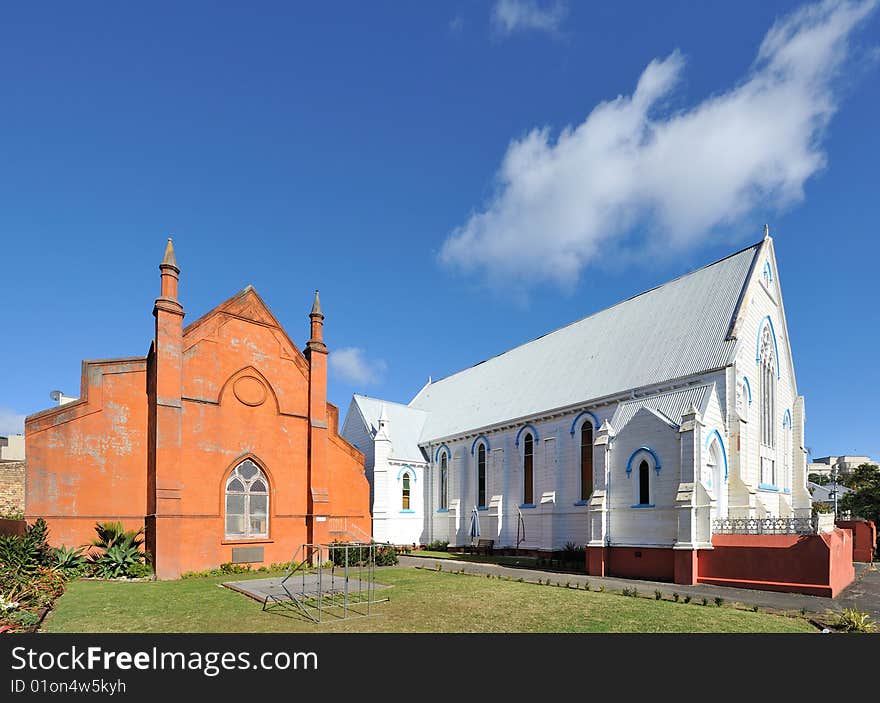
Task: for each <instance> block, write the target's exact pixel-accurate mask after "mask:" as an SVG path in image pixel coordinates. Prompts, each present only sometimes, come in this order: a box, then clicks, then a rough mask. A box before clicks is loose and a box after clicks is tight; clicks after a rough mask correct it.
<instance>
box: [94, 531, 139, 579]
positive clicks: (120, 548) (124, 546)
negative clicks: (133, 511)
mask: <svg viewBox="0 0 880 703" xmlns="http://www.w3.org/2000/svg"><path fill="white" fill-rule="evenodd" d="M95 532H97V533H98V537H97V538H96V539H94V540H92V543H91V547H90V549H91V550H95V551H90V553H89V561H90V562H91V564H92V565H93V568H94V569H95V573H97V575H98V576H101V577H102V578H119V577H121V576H125V575H126V572H127V571H128V568H129V567H130V566H131V565H132V564H139V563H141V561H142V560H143V558H144V553H143V552H142V551H141V549H140V547H141V545H142V544H143V542H144V536H143V535H144V530H143V528H141V529H139V530H126V529H125V528H124V527H123V526H122V523H121V522H105V523H100V522H99V523H96V524H95Z"/></svg>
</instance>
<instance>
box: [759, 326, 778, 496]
mask: <svg viewBox="0 0 880 703" xmlns="http://www.w3.org/2000/svg"><path fill="white" fill-rule="evenodd" d="M760 362H761V446H762V448H763V449H764V451H762V457H761V482H762V483H765V484H771V485H774V486H775V485H776V459H775V457H774V456H773V454H772V452H770V451H769V450H772V449H775V448H776V422H775V420H774V418H775V417H776V353H775V350H774V343H773V332H772V330H771V327H770V325H765V326H764V331H763V332H762V333H761V355H760Z"/></svg>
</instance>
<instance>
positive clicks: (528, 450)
mask: <svg viewBox="0 0 880 703" xmlns="http://www.w3.org/2000/svg"><path fill="white" fill-rule="evenodd" d="M534 483H535V438H534V437H532V433H531V432H526V436H525V437H524V438H523V503H524V504H526V505H531V504H533V503H534V502H535V491H534Z"/></svg>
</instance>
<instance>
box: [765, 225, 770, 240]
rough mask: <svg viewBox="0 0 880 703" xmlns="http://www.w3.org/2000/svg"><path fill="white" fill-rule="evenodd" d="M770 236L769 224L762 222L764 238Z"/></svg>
mask: <svg viewBox="0 0 880 703" xmlns="http://www.w3.org/2000/svg"><path fill="white" fill-rule="evenodd" d="M769 237H770V225H768V224H766V223H765V224H764V239H768V238H769Z"/></svg>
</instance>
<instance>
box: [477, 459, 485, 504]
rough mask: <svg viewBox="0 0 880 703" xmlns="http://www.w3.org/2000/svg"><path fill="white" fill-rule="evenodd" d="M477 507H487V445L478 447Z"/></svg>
mask: <svg viewBox="0 0 880 703" xmlns="http://www.w3.org/2000/svg"><path fill="white" fill-rule="evenodd" d="M477 507H479V508H485V507H486V445H485V444H482V443H481V444H480V446H479V447H477Z"/></svg>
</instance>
